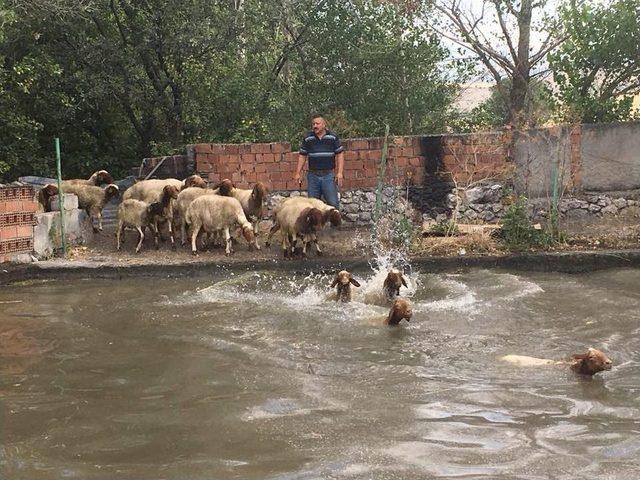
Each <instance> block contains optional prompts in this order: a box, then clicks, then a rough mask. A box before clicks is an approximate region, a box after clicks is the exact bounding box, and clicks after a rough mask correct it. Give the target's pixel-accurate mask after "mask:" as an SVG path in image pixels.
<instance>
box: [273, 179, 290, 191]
mask: <svg viewBox="0 0 640 480" xmlns="http://www.w3.org/2000/svg"><path fill="white" fill-rule="evenodd" d="M271 190H287V182H285V181H283V180H273V181H272V182H271Z"/></svg>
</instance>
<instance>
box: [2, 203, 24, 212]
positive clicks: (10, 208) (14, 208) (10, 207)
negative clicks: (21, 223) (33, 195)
mask: <svg viewBox="0 0 640 480" xmlns="http://www.w3.org/2000/svg"><path fill="white" fill-rule="evenodd" d="M21 203H22V202H21V201H20V200H10V201H8V202H5V208H6V210H5V211H6V212H19V211H20V207H21Z"/></svg>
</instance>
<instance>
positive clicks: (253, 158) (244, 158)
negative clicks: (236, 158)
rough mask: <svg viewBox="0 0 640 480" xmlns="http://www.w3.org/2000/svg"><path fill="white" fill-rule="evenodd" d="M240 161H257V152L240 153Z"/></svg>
mask: <svg viewBox="0 0 640 480" xmlns="http://www.w3.org/2000/svg"><path fill="white" fill-rule="evenodd" d="M240 161H241V162H242V163H255V162H256V154H255V153H243V154H242V155H240Z"/></svg>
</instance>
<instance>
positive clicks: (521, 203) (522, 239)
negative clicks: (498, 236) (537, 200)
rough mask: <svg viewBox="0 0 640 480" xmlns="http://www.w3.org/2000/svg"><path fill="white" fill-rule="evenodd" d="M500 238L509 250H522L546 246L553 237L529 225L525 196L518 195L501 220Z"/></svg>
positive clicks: (550, 242)
mask: <svg viewBox="0 0 640 480" xmlns="http://www.w3.org/2000/svg"><path fill="white" fill-rule="evenodd" d="M502 239H503V240H504V243H505V244H506V246H507V247H508V248H509V249H510V250H514V251H522V250H527V249H529V248H533V247H548V246H550V245H551V244H553V237H552V236H551V235H549V234H548V233H547V232H545V231H544V230H538V229H536V228H534V227H533V225H531V222H530V221H529V215H528V214H527V199H526V197H522V196H521V197H518V199H517V200H516V201H515V203H513V204H512V205H511V206H510V207H509V209H508V210H507V213H506V214H505V216H504V218H503V221H502Z"/></svg>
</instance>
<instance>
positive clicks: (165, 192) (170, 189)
mask: <svg viewBox="0 0 640 480" xmlns="http://www.w3.org/2000/svg"><path fill="white" fill-rule="evenodd" d="M178 193H180V190H178V187H176V186H174V185H165V186H164V188H163V189H162V197H163V198H164V199H171V198H173V199H176V198H178Z"/></svg>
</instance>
